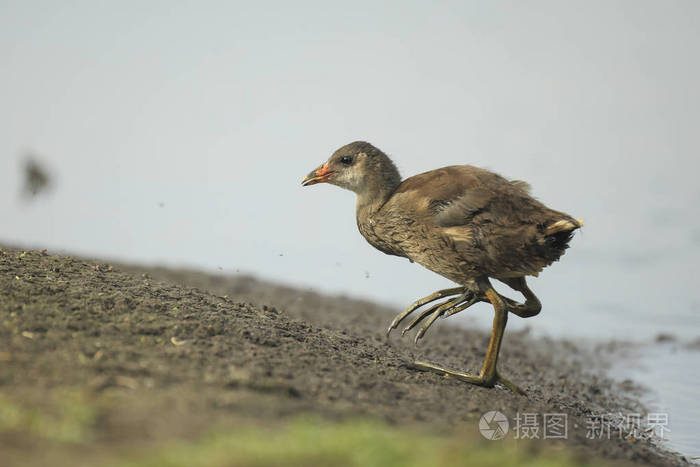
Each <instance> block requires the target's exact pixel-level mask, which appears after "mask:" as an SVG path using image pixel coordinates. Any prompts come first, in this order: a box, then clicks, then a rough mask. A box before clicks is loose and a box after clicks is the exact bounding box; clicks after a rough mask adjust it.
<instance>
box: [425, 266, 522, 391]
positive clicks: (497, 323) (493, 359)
mask: <svg viewBox="0 0 700 467" xmlns="http://www.w3.org/2000/svg"><path fill="white" fill-rule="evenodd" d="M479 285H480V288H481V289H482V290H483V291H484V293H485V295H486V297H487V298H488V300H489V301H490V302H491V304H492V305H493V309H494V317H493V330H492V331H491V340H490V341H489V346H488V349H487V350H486V358H485V359H484V365H483V366H482V368H481V372H480V373H479V374H478V375H471V374H469V373H464V372H461V371H456V370H451V369H449V368H444V367H441V366H438V365H434V364H432V363H427V362H421V361H416V362H415V363H414V365H415V367H416V368H417V369H419V370H424V371H432V372H434V373H439V374H443V375H449V376H452V377H454V378H457V379H459V380H461V381H465V382H467V383H471V384H476V385H479V386H485V387H493V386H494V385H495V384H496V383H501V384H503V385H504V386H506V387H507V388H509V389H510V390H511V391H513V392H515V393H518V394H522V395H525V394H526V393H525V391H523V390H522V389H520V388H519V387H518V386H516V385H515V384H513V383H512V382H510V381H509V380H507V379H506V378H504V377H502V376H501V375H499V374H498V371H497V369H496V365H497V363H498V353H499V351H500V349H501V342H502V340H503V333H504V331H505V328H506V323H507V322H508V308H507V306H506V303H505V302H504V300H503V299H502V298H501V296H500V295H499V294H498V292H496V291H495V290H494V289H493V287H492V286H491V284H490V282H489V281H488V279H483V280H481V281H479Z"/></svg>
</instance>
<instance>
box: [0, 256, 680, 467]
mask: <svg viewBox="0 0 700 467" xmlns="http://www.w3.org/2000/svg"><path fill="white" fill-rule="evenodd" d="M397 311H399V310H390V309H386V308H382V307H380V306H377V305H375V304H372V303H370V302H366V301H358V300H351V299H348V298H343V297H329V296H323V295H319V294H317V293H314V292H311V291H303V290H296V289H292V288H288V287H284V286H279V285H274V284H269V283H265V282H261V281H258V280H255V279H252V278H250V277H242V276H232V277H224V276H216V275H209V274H205V273H200V272H196V271H187V270H167V269H162V268H140V267H135V266H128V265H119V266H118V265H109V264H104V263H103V262H100V261H88V260H83V259H75V258H72V257H69V256H64V255H53V254H45V253H42V252H38V251H26V252H23V251H22V250H18V249H13V248H7V247H0V452H2V453H3V456H2V459H0V464H2V465H44V462H43V461H44V460H45V459H46V458H47V456H51V459H52V465H76V464H77V463H78V460H80V462H84V463H86V465H89V464H90V459H93V460H95V459H97V460H99V459H101V458H102V457H101V456H105V455H106V454H105V453H111V452H117V451H123V450H125V449H127V448H128V449H132V448H133V447H134V446H138V445H146V446H147V445H149V443H157V442H159V441H162V440H169V439H174V438H178V439H179V438H182V439H193V438H196V437H198V436H200V435H201V433H203V432H204V431H206V430H208V429H210V428H211V427H213V426H232V425H240V424H248V425H259V426H266V425H267V424H274V423H277V422H278V421H279V420H284V419H287V418H289V417H294V416H297V415H299V414H313V415H316V416H319V417H321V418H323V419H329V420H342V419H345V418H347V417H357V416H367V417H372V418H376V419H380V420H382V421H384V422H386V423H388V424H390V425H392V426H414V425H415V426H421V427H424V428H427V429H429V430H431V432H435V433H446V434H447V433H452V432H453V431H454V430H455V428H456V427H473V429H474V430H476V429H477V424H478V420H479V417H480V416H481V415H482V414H483V413H484V412H487V411H490V410H498V411H501V412H503V413H504V414H506V415H507V416H508V417H509V418H513V417H515V416H516V414H517V413H518V412H519V413H539V414H544V413H566V414H567V415H568V426H569V430H568V439H567V440H565V441H553V440H543V441H542V442H543V443H555V442H556V443H560V444H564V445H566V446H567V447H569V448H571V449H573V450H574V451H576V452H577V453H579V454H580V455H581V456H583V457H586V458H587V457H591V456H596V457H601V458H605V459H609V460H620V461H632V462H634V463H636V464H642V465H684V464H685V463H684V461H683V460H682V459H680V458H678V457H675V456H673V455H672V454H670V453H667V452H665V451H663V450H662V449H661V448H659V447H658V446H656V445H655V444H654V443H653V442H651V441H648V440H637V439H620V438H618V437H615V436H612V437H611V439H610V440H608V439H588V438H587V437H586V434H587V430H586V426H587V425H586V423H587V421H586V417H587V416H589V415H591V414H600V413H617V412H622V413H626V412H632V411H643V408H640V406H639V405H638V404H637V403H636V402H635V401H634V400H633V399H630V398H629V397H626V396H625V395H624V394H625V393H623V392H622V391H621V388H620V387H619V386H618V385H616V384H615V383H613V382H611V381H610V380H609V379H607V378H606V377H604V376H603V375H602V373H601V371H600V367H599V366H597V363H595V358H594V357H593V354H592V353H591V352H588V351H587V350H585V349H583V348H581V347H580V346H578V345H576V344H574V343H572V342H569V341H565V340H550V339H534V338H532V337H530V336H528V335H527V334H524V333H513V332H508V331H507V330H506V337H505V340H504V344H503V348H502V352H501V358H500V360H499V368H500V371H501V373H502V374H504V375H507V376H508V377H509V378H510V379H511V380H512V381H513V382H515V383H517V384H519V385H520V386H521V387H523V388H525V389H526V391H527V393H528V396H527V397H523V396H518V395H516V394H514V393H512V392H510V391H509V390H507V389H505V388H502V387H496V388H493V389H485V388H480V387H476V386H472V385H468V384H465V383H462V382H460V381H457V380H454V379H449V378H444V377H441V376H439V375H436V374H429V373H423V372H420V371H416V370H415V369H413V368H412V365H411V363H412V361H413V360H414V359H415V358H421V359H427V360H429V361H434V362H437V363H441V364H446V365H447V366H451V367H454V368H463V369H467V370H471V371H478V369H479V368H480V365H481V363H482V360H483V357H484V350H485V349H486V346H487V343H488V339H489V336H488V335H486V334H485V333H483V332H477V331H469V330H463V329H459V328H457V327H456V326H452V325H450V324H449V320H445V321H439V324H437V325H436V326H434V327H433V328H432V329H431V330H430V331H429V332H428V334H427V335H426V337H425V338H424V340H423V342H422V344H421V345H420V346H419V347H416V346H414V344H413V339H412V337H413V336H412V335H411V336H406V337H404V338H403V339H401V338H400V337H399V336H400V333H395V334H394V335H393V336H392V338H391V339H390V340H387V339H386V338H385V336H384V330H385V329H386V327H387V325H388V323H389V322H390V321H391V319H392V318H393V316H394V314H395V313H396V312H397ZM479 312H486V311H482V310H480V311H479ZM511 319H517V318H511ZM3 410H4V415H3ZM470 429H471V428H470ZM3 462H5V464H3Z"/></svg>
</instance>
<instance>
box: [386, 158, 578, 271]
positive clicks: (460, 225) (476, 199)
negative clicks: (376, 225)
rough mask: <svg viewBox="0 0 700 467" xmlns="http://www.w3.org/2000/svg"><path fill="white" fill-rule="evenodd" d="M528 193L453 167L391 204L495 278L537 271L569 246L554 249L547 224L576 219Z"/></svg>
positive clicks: (410, 183) (423, 177)
mask: <svg viewBox="0 0 700 467" xmlns="http://www.w3.org/2000/svg"><path fill="white" fill-rule="evenodd" d="M528 191H529V185H527V184H526V183H525V182H521V181H510V180H507V179H506V178H504V177H501V176H500V175H498V174H496V173H493V172H490V171H488V170H485V169H480V168H477V167H473V166H468V165H464V166H450V167H444V168H442V169H438V170H433V171H431V172H426V173H423V174H420V175H417V176H415V177H411V178H409V179H407V180H405V181H404V182H403V183H402V184H401V185H400V186H399V187H398V188H397V190H396V191H395V192H394V195H393V196H392V198H391V199H390V200H389V202H388V203H387V204H388V205H389V206H385V207H386V208H388V209H389V210H391V211H394V212H402V213H404V214H405V215H406V216H407V217H412V218H414V219H416V220H418V225H423V226H431V227H430V229H429V230H430V236H431V237H433V238H435V237H440V238H442V239H444V240H445V241H446V242H447V244H449V245H451V248H453V249H454V250H455V252H457V253H458V254H459V255H460V257H461V258H462V259H463V260H465V261H467V262H468V263H469V264H471V265H473V266H474V267H475V268H477V269H479V270H481V271H483V272H485V273H488V274H489V275H491V276H492V277H499V276H502V277H508V276H517V275H523V274H536V273H537V272H538V271H539V270H541V269H542V267H544V266H545V265H546V264H549V263H551V261H552V260H554V259H556V258H558V257H559V256H560V255H561V254H562V253H563V248H565V246H563V248H560V247H557V248H551V247H550V245H549V242H547V241H546V240H545V238H544V237H545V235H544V231H545V228H546V226H548V225H550V224H552V223H554V222H556V221H558V220H559V219H570V217H569V216H568V215H566V214H563V213H560V212H558V211H554V210H551V209H549V208H547V207H546V206H544V205H543V204H542V203H540V202H539V201H537V200H536V199H534V198H533V197H532V196H530V194H529V193H528ZM382 209H384V208H382Z"/></svg>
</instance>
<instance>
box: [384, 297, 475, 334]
mask: <svg viewBox="0 0 700 467" xmlns="http://www.w3.org/2000/svg"><path fill="white" fill-rule="evenodd" d="M463 289H464V288H463V287H455V288H453V289H444V290H438V291H437V292H435V293H432V294H430V295H428V296H427V297H423V298H421V299H418V300H416V301H415V302H413V303H411V304H410V305H409V307H408V308H406V309H405V310H404V311H402V312H401V313H399V314H398V315H397V316H396V318H394V320H393V321H392V322H391V325H390V326H389V329H387V330H386V335H387V336H388V335H389V334H390V333H391V331H392V329H396V327H397V326H398V325H399V323H400V322H401V321H403V319H404V318H406V316H408V315H410V314H411V313H413V312H414V311H415V310H416V309H418V308H420V307H422V306H423V305H425V304H427V303H430V302H434V301H435V300H439V299H441V298H444V297H449V296H452V295H457V294H459V293H461V292H462V291H463Z"/></svg>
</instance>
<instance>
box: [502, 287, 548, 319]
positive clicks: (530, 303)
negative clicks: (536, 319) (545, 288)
mask: <svg viewBox="0 0 700 467" xmlns="http://www.w3.org/2000/svg"><path fill="white" fill-rule="evenodd" d="M501 282H503V283H504V284H506V285H507V286H508V287H510V288H511V289H513V290H517V291H518V292H520V293H521V294H523V296H524V297H525V303H518V302H516V301H514V300H511V299H509V298H508V299H506V297H503V296H501V297H502V298H504V299H506V304H507V305H508V311H510V312H511V313H513V314H515V315H518V316H520V317H521V318H532V317H533V316H535V315H537V314H539V312H540V311H541V310H542V303H540V300H539V299H538V298H537V296H536V295H535V294H534V293H533V292H532V290H530V288H529V287H528V286H527V282H525V278H524V277H517V278H514V279H502V280H501Z"/></svg>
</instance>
